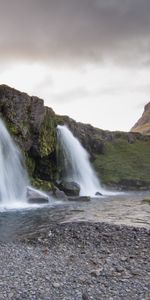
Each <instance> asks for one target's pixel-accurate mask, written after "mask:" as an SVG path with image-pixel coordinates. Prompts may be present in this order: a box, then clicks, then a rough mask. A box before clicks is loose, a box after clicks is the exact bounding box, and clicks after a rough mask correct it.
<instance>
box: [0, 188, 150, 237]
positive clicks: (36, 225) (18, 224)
mask: <svg viewBox="0 0 150 300" xmlns="http://www.w3.org/2000/svg"><path fill="white" fill-rule="evenodd" d="M145 198H150V192H149V193H148V192H147V193H124V194H123V193H122V194H118V195H116V196H109V197H101V198H94V199H91V201H90V202H63V201H54V202H52V204H50V205H46V206H38V207H31V206H30V207H28V208H26V209H11V210H5V209H4V210H3V211H1V212H0V241H4V240H13V239H18V238H28V237H31V236H33V237H34V236H35V235H38V234H39V232H45V231H47V230H48V228H49V227H50V226H51V225H52V224H56V223H63V222H70V221H71V222H77V221H90V222H108V223H113V224H126V225H131V226H141V227H150V205H149V204H146V203H144V202H143V199H145Z"/></svg>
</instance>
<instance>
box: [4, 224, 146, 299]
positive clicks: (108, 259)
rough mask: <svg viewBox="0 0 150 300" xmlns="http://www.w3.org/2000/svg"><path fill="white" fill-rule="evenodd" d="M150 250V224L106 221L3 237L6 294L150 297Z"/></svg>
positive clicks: (10, 296)
mask: <svg viewBox="0 0 150 300" xmlns="http://www.w3.org/2000/svg"><path fill="white" fill-rule="evenodd" d="M149 250H150V230H149V229H147V228H145V229H144V228H134V227H127V226H122V225H121V226H118V225H110V224H105V223H94V224H93V223H84V222H83V223H65V224H61V225H53V226H51V227H50V228H49V230H48V231H47V232H46V233H44V232H43V233H41V235H40V236H38V237H33V236H32V237H30V238H29V237H27V238H23V239H22V240H21V239H20V240H16V241H13V242H0V300H4V299H7V300H9V299H13V300H22V299H27V300H103V299H108V300H120V299H124V300H127V299H130V300H131V299H137V300H142V299H143V300H144V299H145V300H148V299H150V255H149Z"/></svg>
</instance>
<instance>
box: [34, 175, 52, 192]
mask: <svg viewBox="0 0 150 300" xmlns="http://www.w3.org/2000/svg"><path fill="white" fill-rule="evenodd" d="M31 184H32V186H33V187H35V188H37V189H39V190H43V191H51V190H53V184H52V183H51V182H49V181H45V180H41V179H39V178H32V179H31Z"/></svg>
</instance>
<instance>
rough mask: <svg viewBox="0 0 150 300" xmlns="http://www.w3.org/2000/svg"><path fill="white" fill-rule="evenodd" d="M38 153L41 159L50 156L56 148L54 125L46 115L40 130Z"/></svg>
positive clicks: (53, 121)
mask: <svg viewBox="0 0 150 300" xmlns="http://www.w3.org/2000/svg"><path fill="white" fill-rule="evenodd" d="M39 143H40V153H41V157H44V156H48V155H50V154H51V153H52V152H53V151H55V148H56V123H55V119H54V118H50V116H49V114H48V113H47V114H46V116H45V118H44V121H43V123H42V125H41V128H40V136H39Z"/></svg>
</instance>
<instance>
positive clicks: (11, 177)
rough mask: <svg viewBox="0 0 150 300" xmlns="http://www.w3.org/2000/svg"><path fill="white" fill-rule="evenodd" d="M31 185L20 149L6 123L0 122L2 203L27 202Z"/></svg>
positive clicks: (0, 194)
mask: <svg viewBox="0 0 150 300" xmlns="http://www.w3.org/2000/svg"><path fill="white" fill-rule="evenodd" d="M28 184H29V180H28V176H27V172H26V170H25V167H24V165H23V159H22V156H21V154H20V151H19V149H18V148H17V146H16V145H15V143H14V141H13V140H12V138H11V136H10V134H9V133H8V131H7V129H6V127H5V125H4V123H3V121H2V120H0V202H1V205H6V206H7V205H8V206H9V205H10V206H12V205H14V203H17V202H18V201H19V202H20V201H23V202H25V201H26V189H27V185H28Z"/></svg>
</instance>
